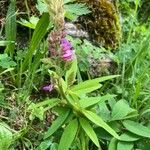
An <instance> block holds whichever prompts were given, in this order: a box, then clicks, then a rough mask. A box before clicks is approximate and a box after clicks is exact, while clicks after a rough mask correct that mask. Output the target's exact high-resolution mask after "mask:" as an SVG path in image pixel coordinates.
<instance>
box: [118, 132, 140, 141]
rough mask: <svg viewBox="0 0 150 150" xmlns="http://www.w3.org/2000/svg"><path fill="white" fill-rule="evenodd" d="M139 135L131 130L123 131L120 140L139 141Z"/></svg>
mask: <svg viewBox="0 0 150 150" xmlns="http://www.w3.org/2000/svg"><path fill="white" fill-rule="evenodd" d="M139 138H140V137H139V136H138V135H135V134H133V133H130V132H126V133H123V134H121V135H120V140H121V141H128V142H129V141H137V140H139Z"/></svg>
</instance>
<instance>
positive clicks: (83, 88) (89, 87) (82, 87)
mask: <svg viewBox="0 0 150 150" xmlns="http://www.w3.org/2000/svg"><path fill="white" fill-rule="evenodd" d="M116 77H118V75H112V76H105V77H100V78H96V79H92V80H87V81H84V82H81V83H79V84H78V85H75V86H73V87H72V88H71V91H73V92H74V93H76V94H79V95H80V94H86V93H90V92H92V91H95V90H97V89H99V88H100V87H101V86H102V85H101V84H99V83H100V82H103V81H106V80H110V79H113V78H116Z"/></svg>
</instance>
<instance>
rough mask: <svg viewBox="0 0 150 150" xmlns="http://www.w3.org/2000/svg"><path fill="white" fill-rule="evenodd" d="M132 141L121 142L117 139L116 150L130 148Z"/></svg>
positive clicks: (127, 149)
mask: <svg viewBox="0 0 150 150" xmlns="http://www.w3.org/2000/svg"><path fill="white" fill-rule="evenodd" d="M133 145H134V143H133V142H122V141H119V142H118V144H117V150H132V148H133Z"/></svg>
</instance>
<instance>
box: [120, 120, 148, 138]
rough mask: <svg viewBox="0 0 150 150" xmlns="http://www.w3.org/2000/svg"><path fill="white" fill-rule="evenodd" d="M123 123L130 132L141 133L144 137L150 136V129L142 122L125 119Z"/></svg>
mask: <svg viewBox="0 0 150 150" xmlns="http://www.w3.org/2000/svg"><path fill="white" fill-rule="evenodd" d="M123 125H124V126H125V128H127V129H128V130H129V131H130V132H132V133H134V134H136V135H140V136H143V137H148V138H150V129H149V128H147V127H145V126H143V125H142V124H140V123H137V122H134V121H131V120H125V121H123Z"/></svg>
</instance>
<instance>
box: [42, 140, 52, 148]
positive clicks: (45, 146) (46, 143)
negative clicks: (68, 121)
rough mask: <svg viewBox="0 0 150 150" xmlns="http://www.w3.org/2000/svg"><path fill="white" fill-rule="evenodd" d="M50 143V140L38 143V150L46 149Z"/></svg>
mask: <svg viewBox="0 0 150 150" xmlns="http://www.w3.org/2000/svg"><path fill="white" fill-rule="evenodd" d="M51 145H52V141H50V140H45V141H43V142H42V143H41V144H40V145H39V150H47V149H48V148H49V147H50V146H51Z"/></svg>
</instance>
